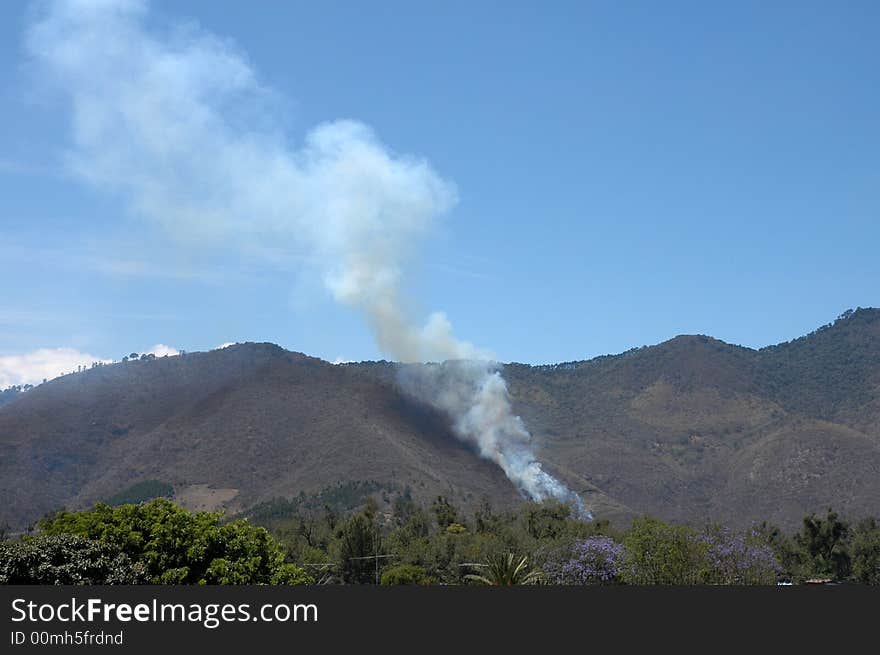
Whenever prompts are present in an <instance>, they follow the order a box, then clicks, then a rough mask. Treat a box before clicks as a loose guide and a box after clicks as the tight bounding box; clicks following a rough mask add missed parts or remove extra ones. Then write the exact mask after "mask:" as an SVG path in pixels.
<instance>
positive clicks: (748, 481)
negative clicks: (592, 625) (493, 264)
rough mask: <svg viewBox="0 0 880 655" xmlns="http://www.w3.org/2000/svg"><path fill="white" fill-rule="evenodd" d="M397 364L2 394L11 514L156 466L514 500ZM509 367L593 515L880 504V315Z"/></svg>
mask: <svg viewBox="0 0 880 655" xmlns="http://www.w3.org/2000/svg"><path fill="white" fill-rule="evenodd" d="M402 366H404V365H401V364H396V363H393V362H360V363H349V364H331V363H328V362H325V361H322V360H320V359H316V358H313V357H308V356H306V355H303V354H300V353H296V352H291V351H287V350H284V349H282V348H280V347H278V346H276V345H273V344H267V343H245V344H237V345H234V346H229V347H226V348H223V349H219V350H213V351H209V352H204V353H187V354H185V355H180V356H174V357H162V358H157V359H154V360H150V361H140V360H137V361H128V362H122V363H117V364H112V365H105V366H98V367H96V368H92V369H89V370H87V371H84V372H81V373H75V374H69V375H65V376H62V377H60V378H57V379H55V380H51V381H49V382H46V383H44V384H41V385H39V386H37V387H35V388H34V389H32V390H29V391H27V392H24V393H16V394H11V395H10V394H7V395H4V399H3V403H2V404H0V498H2V500H3V503H2V504H0V523H4V522H6V523H8V524H9V525H10V526H12V527H13V528H16V529H21V528H23V527H24V526H26V525H28V524H29V523H31V522H33V521H34V520H36V519H38V518H39V517H40V516H42V515H43V514H45V513H46V512H50V511H52V510H54V509H57V508H59V507H62V506H64V507H68V508H80V507H85V506H88V505H90V504H91V503H94V502H95V501H98V500H103V499H107V498H110V497H112V496H114V495H115V494H117V495H118V494H119V493H120V492H124V490H125V489H127V488H130V487H131V486H132V485H133V484H136V483H139V482H143V481H147V480H149V481H161V483H162V484H163V485H164V486H166V487H170V488H173V490H174V492H173V495H174V498H175V500H177V501H179V502H181V503H182V504H184V505H185V506H188V507H192V508H197V509H205V508H208V509H214V508H221V507H222V508H225V509H226V510H227V511H228V512H230V513H233V514H234V513H238V512H244V513H246V512H247V511H248V509H249V508H253V507H254V506H256V505H258V504H260V503H263V502H265V501H268V500H271V499H275V498H292V497H295V496H297V495H299V494H301V493H305V494H314V493H319V492H320V491H321V490H323V489H327V488H331V487H333V486H334V485H337V486H338V485H340V484H345V483H351V482H356V481H370V482H371V484H372V485H373V486H372V487H370V488H375V489H381V490H382V492H381V494H379V496H380V502H384V503H390V502H391V501H392V499H393V497H394V496H395V494H398V493H403V492H404V491H405V490H408V491H409V493H411V495H413V496H414V497H415V498H416V499H417V500H422V501H430V500H431V499H432V498H434V497H435V496H437V495H440V494H442V495H445V496H447V497H449V498H450V499H452V500H453V501H454V502H456V503H458V504H460V505H461V506H463V507H465V508H468V507H474V506H476V504H477V503H480V502H482V501H483V500H488V501H489V502H491V503H492V504H493V505H495V506H497V507H507V506H511V505H513V504H515V503H517V502H518V501H519V500H520V498H519V496H518V494H517V492H516V490H515V489H514V487H513V486H512V485H511V483H510V482H509V481H508V480H507V479H506V478H505V477H504V475H503V473H502V472H501V471H500V469H499V468H498V467H497V466H495V465H494V464H492V463H491V462H489V461H487V460H484V459H481V458H480V457H479V456H478V455H477V454H476V453H475V452H474V451H473V450H472V449H471V448H470V447H469V446H468V445H466V444H464V443H462V442H461V441H459V440H458V439H456V437H455V436H454V434H453V432H452V430H451V427H450V422H449V419H448V418H447V417H445V416H443V415H441V414H439V413H437V412H436V411H435V410H433V409H432V408H431V407H429V406H426V405H425V404H423V403H421V402H419V401H417V400H415V399H413V398H412V397H410V396H408V395H407V393H406V392H405V390H403V389H402V388H401V387H400V385H399V384H398V379H399V373H400V369H401V367H402ZM407 366H413V365H407ZM503 374H504V377H505V378H506V379H507V381H508V385H509V388H510V392H511V397H512V399H513V404H514V409H515V411H516V412H517V413H518V414H519V415H520V416H521V417H522V418H523V419H524V421H525V423H526V425H527V426H528V427H529V429H530V430H531V432H532V435H533V439H534V444H535V450H536V452H537V454H538V456H539V458H540V460H541V461H542V462H543V463H544V465H545V467H546V468H547V470H548V471H550V472H551V473H552V474H553V475H555V476H557V477H559V478H560V479H562V480H563V481H564V482H565V483H566V484H568V485H569V486H570V487H571V488H573V489H574V490H576V491H577V492H578V493H579V494H581V496H582V497H583V499H584V500H585V502H586V504H587V505H588V506H589V507H590V508H592V510H593V512H594V514H595V515H596V516H597V517H599V518H608V519H610V520H612V521H615V522H626V521H628V520H629V519H631V518H632V517H633V516H636V515H640V514H645V513H647V514H652V515H654V516H658V517H660V518H664V519H667V520H673V521H679V522H689V523H699V522H704V521H720V522H723V523H727V524H730V525H732V526H745V525H748V524H750V523H753V522H755V521H760V520H768V521H771V522H774V523H776V524H778V525H780V526H783V527H793V526H795V525H797V524H798V523H799V521H800V519H801V518H802V517H803V515H805V514H807V513H809V512H813V511H822V510H824V509H825V508H827V507H828V506H832V507H834V509H835V510H837V511H839V512H842V513H844V514H848V515H852V516H865V515H869V514H870V515H878V514H880V309H857V310H854V311H848V312H846V313H844V314H842V315H841V316H840V317H839V318H838V319H837V320H836V321H834V322H833V323H830V324H828V325H826V326H823V327H822V328H820V329H818V330H816V331H815V332H813V333H811V334H809V335H806V336H804V337H801V338H798V339H795V340H793V341H789V342H787V343H782V344H779V345H775V346H771V347H767V348H763V349H760V350H755V349H750V348H744V347H740V346H734V345H730V344H727V343H724V342H722V341H719V340H717V339H713V338H711V337H708V336H701V335H690V336H678V337H675V338H674V339H671V340H669V341H666V342H663V343H661V344H658V345H655V346H649V347H642V348H637V349H633V350H630V351H628V352H626V353H623V354H619V355H610V356H603V357H598V358H595V359H590V360H585V361H576V362H566V363H561V364H553V365H544V366H530V365H524V364H516V363H511V364H505V365H503Z"/></svg>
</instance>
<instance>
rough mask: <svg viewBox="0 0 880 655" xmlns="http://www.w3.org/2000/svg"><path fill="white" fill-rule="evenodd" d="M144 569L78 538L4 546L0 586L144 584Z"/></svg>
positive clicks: (52, 538)
mask: <svg viewBox="0 0 880 655" xmlns="http://www.w3.org/2000/svg"><path fill="white" fill-rule="evenodd" d="M148 581H149V577H148V576H147V573H146V570H145V568H144V566H143V565H142V564H140V563H135V562H132V560H131V558H130V557H129V556H128V555H126V554H124V553H121V552H120V551H119V549H118V548H116V547H114V546H113V545H111V544H107V543H102V542H100V541H93V540H91V539H86V538H84V537H78V536H74V535H53V536H46V535H40V536H37V537H27V538H25V539H24V540H23V541H20V542H3V543H0V584H43V585H94V584H142V583H145V582H148Z"/></svg>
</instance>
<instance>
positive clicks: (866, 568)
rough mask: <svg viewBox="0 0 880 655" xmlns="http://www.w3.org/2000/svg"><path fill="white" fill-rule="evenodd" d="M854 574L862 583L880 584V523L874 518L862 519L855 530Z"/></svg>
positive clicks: (853, 548) (853, 550) (854, 577)
mask: <svg viewBox="0 0 880 655" xmlns="http://www.w3.org/2000/svg"><path fill="white" fill-rule="evenodd" d="M852 575H853V579H855V580H856V581H857V582H861V583H862V584H869V585H880V525H878V524H877V520H876V519H874V518H868V519H865V520H863V521H860V522H859V524H858V525H857V526H856V528H855V530H854V531H853V540H852Z"/></svg>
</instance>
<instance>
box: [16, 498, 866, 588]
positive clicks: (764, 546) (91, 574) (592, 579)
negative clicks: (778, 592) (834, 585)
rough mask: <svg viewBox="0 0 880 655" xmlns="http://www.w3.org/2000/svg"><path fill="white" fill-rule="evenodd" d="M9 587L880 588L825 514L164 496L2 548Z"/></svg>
mask: <svg viewBox="0 0 880 655" xmlns="http://www.w3.org/2000/svg"><path fill="white" fill-rule="evenodd" d="M0 582H2V583H9V584H12V583H17V584H116V583H118V584H150V583H152V584H315V583H322V584H386V585H395V584H418V585H435V584H438V585H439V584H489V585H510V584H559V585H613V584H636V585H657V584H659V585H775V584H779V583H792V584H802V583H808V582H823V583H828V582H838V583H842V582H846V583H859V584H869V585H876V584H880V524H878V521H877V520H876V519H875V518H867V519H863V520H860V521H857V522H855V523H851V522H849V521H847V520H845V519H844V518H843V517H841V516H839V515H838V514H837V513H835V512H834V511H832V510H830V509H829V510H827V511H826V512H824V513H822V514H811V515H809V516H807V517H805V518H804V519H803V522H802V525H801V527H800V529H799V530H798V531H796V532H794V533H791V534H787V533H785V532H783V531H782V530H780V529H779V528H777V527H774V526H772V525H770V524H768V523H761V524H759V525H755V526H753V527H752V528H750V529H746V530H733V529H730V528H727V527H724V526H722V525H718V524H712V525H706V526H703V527H700V528H697V527H693V526H685V525H675V524H672V523H668V522H665V521H662V520H659V519H656V518H652V517H647V516H644V517H639V518H636V519H635V520H633V521H632V523H631V524H630V525H628V526H626V527H625V528H617V527H615V526H613V525H611V524H610V523H609V522H607V521H603V520H597V521H593V522H585V521H582V520H579V519H577V518H575V517H574V516H573V515H572V513H571V511H570V509H569V508H568V507H567V506H566V505H562V504H558V503H543V504H536V503H524V504H523V505H521V506H520V507H518V508H516V509H513V510H505V511H497V510H495V509H493V508H492V507H491V506H490V505H489V504H488V503H485V502H484V503H482V504H481V505H480V506H479V507H477V509H476V510H475V511H473V512H471V513H469V514H465V513H464V512H463V511H462V510H461V508H459V507H457V506H456V505H455V504H454V503H453V502H451V501H450V500H449V499H448V498H445V497H443V496H440V497H437V498H436V499H435V500H434V501H433V503H431V504H430V505H429V506H422V505H419V504H417V503H416V502H415V501H414V500H413V499H412V497H411V495H410V494H409V492H406V491H405V492H404V493H401V494H398V495H397V496H396V497H395V498H394V500H393V503H391V504H390V507H388V508H385V509H380V506H379V503H378V502H376V500H374V497H373V496H370V497H368V498H367V499H366V502H365V503H364V504H363V505H362V506H361V507H360V508H359V509H358V510H357V511H355V512H348V513H346V512H340V511H339V510H338V509H336V508H334V507H333V506H332V505H329V504H325V505H324V506H323V507H320V508H312V507H308V508H300V509H297V510H296V511H293V512H291V513H289V514H287V515H284V516H279V517H275V518H273V519H272V520H271V521H267V522H266V525H265V526H258V525H254V524H252V523H251V522H250V521H249V520H247V519H243V518H236V519H232V520H228V519H226V518H225V517H224V516H223V515H222V514H221V513H219V512H188V511H186V510H184V509H182V508H180V507H178V506H176V505H175V504H174V503H173V502H171V501H170V500H167V499H156V500H153V501H149V502H143V503H139V504H127V505H120V506H117V507H112V506H110V505H107V504H98V505H96V506H95V507H94V508H93V509H91V510H88V511H83V512H67V511H61V512H58V513H55V514H52V515H50V516H47V517H46V518H44V519H43V520H42V521H40V522H39V523H38V524H37V526H36V529H35V531H33V533H31V534H29V535H26V536H24V537H21V538H18V539H15V540H9V539H7V540H4V541H2V542H0Z"/></svg>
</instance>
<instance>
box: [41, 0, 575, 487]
mask: <svg viewBox="0 0 880 655" xmlns="http://www.w3.org/2000/svg"><path fill="white" fill-rule="evenodd" d="M36 16H37V17H36V19H35V21H34V23H33V24H32V25H31V27H30V29H29V30H28V35H27V48H28V51H29V53H30V55H31V57H32V59H33V61H34V62H35V63H36V64H37V65H38V66H39V70H40V71H42V73H43V74H44V76H45V79H46V80H47V85H48V86H49V88H50V89H54V90H56V91H58V92H60V94H61V95H62V96H64V98H65V99H66V100H67V101H69V103H70V107H71V113H72V121H71V122H72V139H71V140H72V144H71V148H70V151H69V153H68V157H67V161H68V163H69V166H70V170H71V171H72V172H73V173H74V174H76V175H77V176H78V177H80V178H81V179H82V180H84V181H86V182H87V183H89V184H91V185H93V186H95V187H96V188H98V189H100V190H102V191H105V192H107V191H110V192H112V193H115V194H117V195H119V196H120V197H122V198H123V199H124V200H125V201H126V202H127V203H128V204H129V206H130V208H131V209H132V211H133V212H135V213H136V214H139V215H141V216H143V217H145V218H147V219H149V220H152V221H155V222H157V223H159V224H161V225H164V226H165V227H167V228H168V230H169V231H170V232H171V233H172V234H175V235H176V236H178V237H179V238H182V239H191V240H194V241H198V242H200V243H204V242H206V241H208V242H217V243H230V242H237V243H241V244H243V245H253V246H259V245H260V244H269V245H271V246H272V247H273V248H276V249H277V248H283V247H286V248H289V249H290V250H292V251H295V252H298V253H302V252H307V253H309V261H310V262H311V264H310V265H311V266H313V267H317V268H318V269H319V270H320V272H321V274H322V275H323V277H324V280H325V283H326V285H327V288H328V289H329V291H330V292H331V293H332V295H333V297H334V298H335V299H336V300H337V301H339V302H341V303H344V304H345V305H348V306H350V307H353V308H355V309H357V310H358V311H359V312H361V313H362V315H363V316H364V317H365V320H366V322H367V323H368V325H369V327H370V329H371V330H372V332H373V333H374V335H375V338H376V341H377V343H378V345H379V347H380V348H381V349H382V351H383V352H385V353H387V354H388V355H389V356H391V357H393V358H395V359H398V360H400V361H403V362H427V361H435V362H436V361H444V360H456V361H455V362H453V363H451V364H448V365H446V366H445V367H443V368H442V369H434V368H432V367H426V368H424V371H426V372H425V373H423V374H422V375H421V377H420V378H419V379H417V380H416V379H411V380H410V384H411V386H412V387H413V388H414V389H416V388H417V389H418V390H419V391H418V394H417V395H419V396H420V397H422V398H424V399H426V400H428V401H429V402H431V403H432V404H434V405H435V406H437V407H438V408H440V409H442V410H444V411H446V412H447V413H448V414H449V415H450V417H451V419H452V420H453V422H454V426H455V430H456V433H457V434H458V435H459V436H460V437H461V438H462V439H464V440H466V441H468V442H471V443H473V444H475V445H476V447H477V448H478V450H479V451H480V453H481V454H482V455H483V456H485V457H488V458H489V459H491V460H492V461H494V462H497V463H498V465H499V466H501V467H502V469H503V470H504V471H505V473H506V474H507V475H508V477H509V478H510V479H511V480H512V481H513V483H514V484H515V485H516V486H517V487H518V488H519V489H520V491H521V492H522V493H523V494H525V495H526V496H528V497H530V498H533V499H536V500H541V499H544V498H547V497H557V498H561V499H563V500H572V499H576V498H577V496H576V495H575V494H573V493H571V492H570V491H568V490H567V489H566V488H565V487H564V486H563V485H562V484H561V483H560V482H558V481H557V480H555V479H554V478H552V477H551V476H550V475H548V474H547V473H546V472H544V471H543V470H542V468H541V465H540V463H539V462H538V461H537V460H536V458H535V456H534V454H533V452H532V449H531V446H530V435H529V433H528V431H527V430H526V429H525V427H524V425H523V423H522V421H521V420H520V419H519V418H518V417H516V416H514V415H513V414H512V412H511V407H510V400H509V396H508V392H507V387H506V384H505V383H504V380H503V379H502V377H501V375H500V373H499V371H498V370H497V368H496V366H495V365H493V364H490V363H488V362H487V361H486V360H487V359H488V353H485V352H483V351H480V350H478V349H477V348H475V347H473V346H472V345H470V344H468V343H465V342H462V341H459V340H457V339H456V338H455V337H454V336H453V334H452V328H451V325H450V323H449V321H448V320H446V318H445V316H444V315H443V314H439V313H437V314H433V315H431V317H430V318H429V320H428V321H427V323H426V324H425V326H424V327H419V326H417V325H415V324H414V323H413V322H412V321H411V320H410V318H409V316H407V314H406V312H405V311H404V310H403V309H402V307H403V303H402V302H401V301H402V298H401V284H400V283H401V276H402V273H403V271H404V270H405V268H406V265H407V263H408V261H409V259H410V258H411V257H412V256H413V255H414V252H413V250H414V247H415V246H416V245H417V244H418V243H419V242H420V241H421V239H422V238H423V237H424V236H425V235H426V234H427V233H428V231H429V230H430V229H431V227H432V225H433V224H434V223H435V221H436V219H437V218H438V217H439V216H440V215H442V214H443V213H444V212H446V211H448V210H449V209H450V208H451V207H452V206H453V205H454V204H455V202H456V190H455V187H454V186H453V184H452V183H450V182H449V181H447V180H444V179H442V178H441V177H440V176H438V175H437V174H436V173H435V172H434V171H433V169H432V168H431V167H430V165H429V164H428V163H427V162H426V161H425V160H423V159H419V158H415V157H411V156H406V155H399V154H396V153H394V152H392V151H391V150H389V149H388V148H387V147H385V146H384V145H383V144H382V143H381V142H380V141H379V139H378V138H377V137H376V135H375V134H374V133H373V131H372V130H371V129H370V128H368V127H367V126H365V125H363V124H362V123H359V122H356V121H351V120H341V121H335V122H329V123H325V124H322V125H318V126H317V127H315V128H314V129H313V130H311V131H310V132H309V133H308V134H307V135H306V136H305V139H304V142H303V143H302V144H301V145H298V146H296V145H291V144H290V142H289V140H288V138H287V137H286V136H285V134H284V130H283V129H282V128H281V125H282V121H279V120H274V119H273V116H276V113H275V110H274V108H273V103H272V94H271V93H270V92H269V91H268V90H267V89H265V88H263V87H262V86H261V84H260V83H259V81H258V79H257V77H256V75H255V73H254V71H253V69H252V68H251V66H250V65H249V63H248V61H247V60H246V58H245V57H244V56H243V55H242V54H241V53H240V52H238V51H237V50H236V48H235V47H234V46H233V45H231V44H230V43H228V42H226V41H224V40H221V39H219V38H217V37H215V36H213V35H211V34H209V33H206V32H205V31H204V30H202V29H200V28H199V27H198V26H196V25H194V24H192V23H187V24H181V23H177V24H174V25H170V26H165V27H157V25H156V24H157V21H158V19H157V18H156V17H152V16H150V13H149V7H148V5H147V3H146V2H142V1H139V0H68V1H61V2H51V3H45V4H42V5H41V6H40V7H39V10H38V11H37V12H36ZM461 360H468V361H461ZM471 360H477V361H471ZM439 370H442V375H441V374H437V373H435V371H439ZM428 387H430V388H428Z"/></svg>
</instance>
